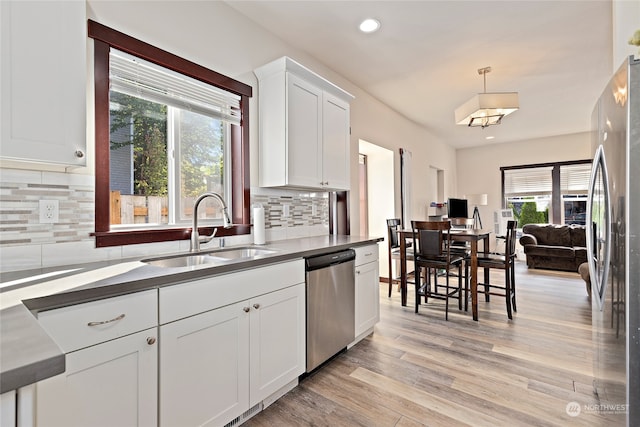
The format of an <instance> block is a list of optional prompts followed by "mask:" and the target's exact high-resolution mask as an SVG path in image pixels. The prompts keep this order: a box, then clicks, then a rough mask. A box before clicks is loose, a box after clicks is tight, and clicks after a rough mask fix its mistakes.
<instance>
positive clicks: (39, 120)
mask: <svg viewBox="0 0 640 427" xmlns="http://www.w3.org/2000/svg"><path fill="white" fill-rule="evenodd" d="M0 24H1V25H0V28H1V41H0V44H1V51H2V63H1V64H0V89H1V90H0V92H1V93H2V101H1V102H2V104H1V108H0V111H1V113H0V116H1V123H2V130H1V131H0V132H1V133H0V137H1V139H2V144H1V146H2V150H1V151H0V157H1V158H2V159H5V160H12V161H14V160H15V161H21V162H24V161H26V162H29V163H31V162H35V163H45V164H50V165H51V164H53V165H61V166H64V167H67V166H85V165H86V75H87V61H86V56H87V54H86V40H87V30H86V27H87V17H86V2H84V1H1V2H0Z"/></svg>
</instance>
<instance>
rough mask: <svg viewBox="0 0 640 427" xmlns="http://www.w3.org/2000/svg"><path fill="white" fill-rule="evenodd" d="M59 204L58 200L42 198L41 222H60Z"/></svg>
mask: <svg viewBox="0 0 640 427" xmlns="http://www.w3.org/2000/svg"><path fill="white" fill-rule="evenodd" d="M58 214H59V206H58V201H57V200H40V224H54V223H56V222H58Z"/></svg>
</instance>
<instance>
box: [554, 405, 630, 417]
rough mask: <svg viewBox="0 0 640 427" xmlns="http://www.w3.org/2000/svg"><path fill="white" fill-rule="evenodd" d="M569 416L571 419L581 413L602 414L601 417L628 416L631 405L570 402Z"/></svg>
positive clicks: (567, 407) (567, 410) (566, 408)
mask: <svg viewBox="0 0 640 427" xmlns="http://www.w3.org/2000/svg"><path fill="white" fill-rule="evenodd" d="M565 411H566V412H567V415H569V416H570V417H577V416H578V415H580V414H581V413H585V414H600V415H620V414H626V413H628V411H629V405H627V404H624V403H622V404H619V403H613V404H612V403H607V404H605V403H602V404H597V403H596V404H586V405H581V404H579V403H578V402H569V403H567V406H566V407H565Z"/></svg>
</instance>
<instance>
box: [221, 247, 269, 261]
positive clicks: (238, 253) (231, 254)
mask: <svg viewBox="0 0 640 427" xmlns="http://www.w3.org/2000/svg"><path fill="white" fill-rule="evenodd" d="M276 252H277V251H275V250H273V249H265V248H253V247H250V248H233V249H232V248H229V249H221V250H219V251H215V252H210V253H209V255H210V256H212V257H214V258H223V259H244V258H257V257H261V256H264V255H271V254H275V253H276Z"/></svg>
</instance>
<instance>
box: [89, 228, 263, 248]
mask: <svg viewBox="0 0 640 427" xmlns="http://www.w3.org/2000/svg"><path fill="white" fill-rule="evenodd" d="M214 228H216V227H198V232H199V233H200V234H201V235H210V234H211V233H213V229H214ZM217 228H218V231H217V232H216V237H226V236H239V235H243V234H250V233H251V225H249V224H236V225H234V226H233V227H231V228H223V227H217ZM91 235H92V236H94V237H95V238H96V248H106V247H110V246H123V245H135V244H141V243H157V242H168V241H174V240H188V239H189V238H190V237H191V227H189V228H167V229H156V230H127V231H103V232H95V233H91Z"/></svg>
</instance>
